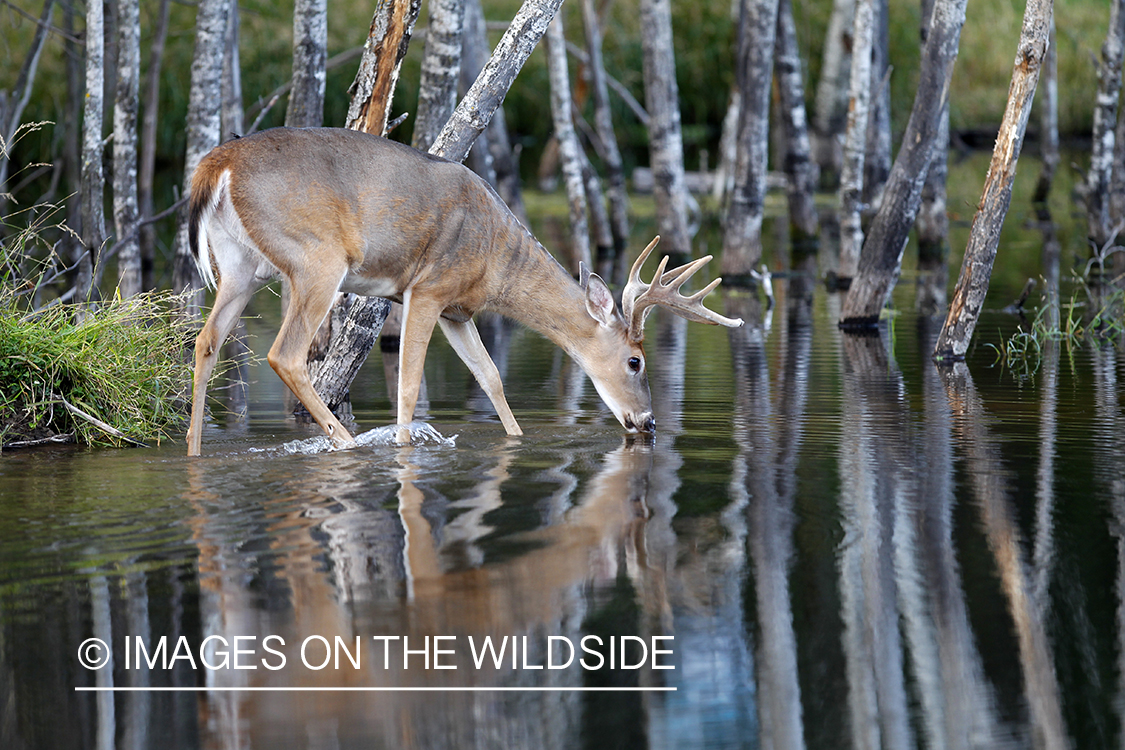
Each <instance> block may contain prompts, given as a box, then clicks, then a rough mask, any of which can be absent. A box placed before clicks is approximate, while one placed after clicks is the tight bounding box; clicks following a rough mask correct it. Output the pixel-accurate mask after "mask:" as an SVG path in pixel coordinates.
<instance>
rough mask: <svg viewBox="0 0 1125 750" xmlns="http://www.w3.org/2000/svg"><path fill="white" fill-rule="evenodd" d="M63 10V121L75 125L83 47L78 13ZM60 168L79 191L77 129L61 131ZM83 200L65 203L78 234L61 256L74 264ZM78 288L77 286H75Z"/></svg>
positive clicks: (65, 241)
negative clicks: (64, 70) (78, 25)
mask: <svg viewBox="0 0 1125 750" xmlns="http://www.w3.org/2000/svg"><path fill="white" fill-rule="evenodd" d="M62 9H63V32H64V34H65V38H64V41H63V46H64V49H65V50H66V55H65V60H66V113H65V117H66V122H70V123H77V122H81V120H82V110H83V107H84V106H85V94H86V78H85V63H84V61H83V59H82V57H83V52H82V45H81V43H80V42H79V41H78V40H79V32H78V30H77V29H76V28H75V26H76V19H77V17H78V13H77V11H76V9H75V7H74V5H73V4H71V3H64V4H63V6H62ZM62 137H63V169H64V171H65V181H66V184H67V185H68V186H70V190H72V191H74V192H76V193H77V192H79V191H80V190H81V189H82V129H81V128H79V127H69V128H63V134H62ZM82 210H83V209H82V200H81V198H79V200H69V201H67V202H66V224H67V226H69V227H70V228H71V229H73V230H74V231H75V232H77V233H78V234H79V237H78V238H75V237H73V236H71V235H70V234H65V235H63V238H62V247H61V249H60V256H61V257H63V258H70V259H71V262H77V261H78V260H79V259H80V257H81V254H82V253H83V252H85V248H83V247H82V240H81V233H82ZM74 289H77V287H74Z"/></svg>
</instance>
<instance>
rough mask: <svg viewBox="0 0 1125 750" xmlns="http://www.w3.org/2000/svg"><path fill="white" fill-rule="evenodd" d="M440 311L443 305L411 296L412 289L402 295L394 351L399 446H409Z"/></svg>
mask: <svg viewBox="0 0 1125 750" xmlns="http://www.w3.org/2000/svg"><path fill="white" fill-rule="evenodd" d="M442 309H444V304H443V303H441V302H438V301H436V300H433V299H428V298H426V297H425V296H424V295H418V294H415V292H414V290H413V289H407V290H406V291H405V292H403V295H402V332H401V333H400V334H399V348H398V434H397V435H396V437H395V440H396V441H397V442H398V444H399V445H407V444H409V443H410V428H409V427H407V425H409V424H410V423H411V422H413V421H414V407H415V406H417V404H418V391H419V389H420V388H421V387H422V366H423V365H424V364H425V362H426V349H428V348H429V345H430V336H431V335H432V334H433V332H434V324H435V323H437V321H438V319H439V318H440V316H441V311H442Z"/></svg>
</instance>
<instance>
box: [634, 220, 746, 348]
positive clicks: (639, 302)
mask: <svg viewBox="0 0 1125 750" xmlns="http://www.w3.org/2000/svg"><path fill="white" fill-rule="evenodd" d="M658 242H660V237H659V235H658V236H657V237H656V238H655V239H653V241H652V242H650V243H648V247H646V248H645V249H644V251H643V252H642V253H641V254H640V257H638V258H637V261H636V262H635V263H634V264H633V269H632V270H631V271H630V272H629V282H628V283H627V284H626V285H625V288H624V289H623V290H622V291H621V312H622V314H623V315H624V316H625V322H626V323H627V324H628V325H629V339H630V340H632V341H641V340H642V339H644V337H645V318H647V317H648V313H649V312H650V308H651V307H653V306H654V305H662V306H664V307H666V308H668V309H669V310H671V311H672V312H674V313H676V314H677V315H680V316H681V317H684V318H687V319H688V320H691V321H694V322H696V323H708V324H710V325H721V326H726V327H727V328H738V327H739V326H741V325H742V318H727V317H724V316H722V315H719V314H718V313H717V312H715V311H713V310H708V309H707V308H706V307H704V306H703V298H704V297H706V296H707V295H708V294H710V293H711V292H712V291H714V289H715V287H717V286H718V285H719V282H721V281H722V279H721V278H719V279H715V280H714V281H712V282H711V283H710V284H708V285H707V286H705V287H703V289H701V290H699V291H698V292H696V293H695V294H692V295H690V296H686V297H685V296H684V295H682V294H680V287H681V286H683V285H684V282H685V281H687V280H688V279H690V278H691V277H692V276H693V275H694V274H695V272H696V271H698V270H699V269H700V268H702V267H703V266H704V265H706V264H707V262H708V261H710V260H711V256H710V255H706V256H704V257H702V258H699V259H698V260H693V261H692V262H691V263H687V264H685V265H682V266H679V267H678V268H673V269H672V270H671V271H665V270H664V268H665V267H666V266H667V265H668V256H667V255H665V256H664V258H663V259H662V260H661V261H660V265H659V266H657V268H656V274H655V275H654V276H653V277H652V281H651V282H650V283H648V284H646V283H645V282H643V281H641V266H643V265H644V264H645V261H646V260H648V256H649V255H650V254H651V253H652V249H653V248H654V247H656V245H657V243H658Z"/></svg>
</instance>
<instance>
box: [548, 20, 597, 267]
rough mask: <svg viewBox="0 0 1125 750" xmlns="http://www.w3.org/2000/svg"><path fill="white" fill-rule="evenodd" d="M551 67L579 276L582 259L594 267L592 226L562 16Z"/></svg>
mask: <svg viewBox="0 0 1125 750" xmlns="http://www.w3.org/2000/svg"><path fill="white" fill-rule="evenodd" d="M547 70H548V75H549V77H550V80H551V118H552V120H553V121H554V123H555V138H557V139H558V142H559V151H560V156H561V161H562V173H563V184H564V185H565V187H566V199H567V206H568V207H569V213H570V253H569V261H570V262H569V266H570V272H571V273H572V274H573V275H574V276H576V277H577V276H578V268H579V264H580V263H585V264H586V267H587V268H592V267H593V266H592V263H591V257H590V227H589V222H588V221H587V219H586V187H585V185H584V184H583V180H582V162H583V157H582V153H581V148H582V147H581V146H580V145H579V144H578V134H577V133H575V132H574V120H573V119H572V116H571V106H572V104H571V99H570V74H569V72H568V70H567V64H566V35H565V33H564V31H563V23H562V18H561V17H559V16H555V19H554V20H553V21H551V25H550V26H548V27H547Z"/></svg>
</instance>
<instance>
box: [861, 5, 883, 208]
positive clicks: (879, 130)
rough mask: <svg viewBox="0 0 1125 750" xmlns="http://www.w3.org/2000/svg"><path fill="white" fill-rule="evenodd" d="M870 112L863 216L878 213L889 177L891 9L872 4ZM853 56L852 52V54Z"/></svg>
mask: <svg viewBox="0 0 1125 750" xmlns="http://www.w3.org/2000/svg"><path fill="white" fill-rule="evenodd" d="M872 11H873V15H872V24H873V25H872V36H871V101H870V105H871V109H870V111H869V112H868V115H867V155H866V156H865V157H864V159H863V215H864V216H865V217H868V218H870V217H871V216H874V215H875V213H876V212H877V211H878V210H879V203H880V202H881V201H882V199H883V189H884V188H886V186H887V177H888V176H889V175H890V173H891V87H890V49H889V48H890V9H889V8H888V7H887V0H874V2H873V3H872ZM853 54H854V50H853Z"/></svg>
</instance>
